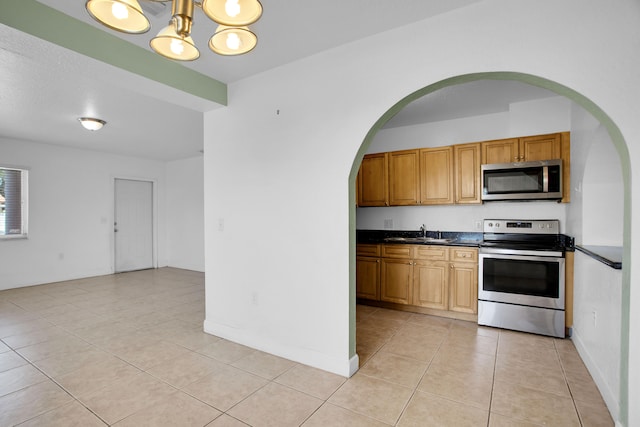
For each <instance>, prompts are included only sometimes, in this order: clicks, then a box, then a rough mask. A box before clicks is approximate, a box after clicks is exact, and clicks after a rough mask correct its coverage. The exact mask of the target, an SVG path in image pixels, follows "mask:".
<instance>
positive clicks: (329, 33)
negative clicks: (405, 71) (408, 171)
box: [0, 0, 553, 160]
mask: <svg viewBox="0 0 640 427" xmlns="http://www.w3.org/2000/svg"><path fill="white" fill-rule="evenodd" d="M39 1H40V2H41V3H43V4H46V5H48V6H50V7H53V8H56V9H58V10H60V11H62V12H64V13H66V14H68V15H70V16H73V17H75V18H77V19H80V20H82V21H84V22H87V23H90V24H91V25H95V26H96V27H97V28H100V29H102V30H104V31H106V32H109V33H112V34H114V35H118V36H119V37H122V38H123V39H126V40H127V41H130V42H132V43H136V44H138V45H140V46H143V47H145V48H147V46H148V41H149V39H150V38H151V37H153V36H154V35H155V33H156V32H157V31H159V29H160V28H162V27H163V26H164V25H166V21H168V19H169V15H170V12H165V13H164V14H161V15H160V16H158V17H156V18H153V17H152V25H153V27H152V29H151V31H150V32H148V33H147V34H145V35H136V36H131V35H124V34H121V33H118V32H114V31H111V30H108V29H106V28H103V27H101V26H100V25H99V24H97V23H95V21H93V19H91V18H90V17H89V16H88V14H87V13H86V11H85V9H84V1H81V0H39ZM477 1H479V0H448V1H440V0H402V1H401V2H399V1H389V0H349V1H344V0H323V1H317V0H315V1H312V0H295V1H290V0H287V1H284V0H262V4H263V6H264V14H263V17H262V18H261V19H260V21H258V22H257V23H256V24H254V25H253V26H252V29H253V30H254V31H255V32H256V33H257V34H258V37H259V42H258V46H257V47H256V49H255V50H254V51H252V52H250V53H249V54H247V55H243V56H240V57H221V56H218V55H216V54H214V53H212V52H210V51H209V50H208V48H207V47H206V46H207V40H208V37H209V36H210V35H211V33H213V31H215V24H214V23H213V22H212V21H209V20H208V18H207V17H206V16H205V15H204V14H203V13H202V11H200V10H196V16H195V19H194V39H195V41H196V43H197V44H198V46H199V47H200V50H201V57H200V59H198V60H197V61H195V62H193V63H189V64H188V66H189V67H191V68H193V69H195V70H197V71H199V72H201V73H202V74H205V75H207V76H210V77H212V78H215V79H217V80H220V81H222V82H225V83H231V82H235V81H237V80H240V79H242V78H246V77H249V76H251V75H255V74H258V73H260V72H263V71H265V70H268V69H271V68H274V67H277V66H279V65H282V64H285V63H288V62H292V61H295V60H297V59H300V58H303V57H305V56H309V55H313V54H315V53H318V52H320V51H323V50H327V49H330V48H332V47H335V46H338V45H340V44H343V43H347V42H350V41H353V40H356V39H359V38H363V37H367V36H370V35H373V34H375V33H378V32H382V31H386V30H389V29H392V28H394V27H399V26H403V25H407V24H410V23H413V22H416V21H418V20H422V19H426V18H428V17H430V16H434V15H436V14H439V13H445V12H447V11H449V10H452V9H455V8H458V7H464V6H467V5H469V4H472V3H475V2H477ZM399 4H401V6H399ZM169 8H170V7H169ZM165 15H166V16H165ZM328 22H331V23H332V24H331V27H330V28H327V23H328ZM0 64H2V66H1V67H0V117H1V118H2V119H1V120H0V136H3V137H8V138H18V139H27V140H33V141H38V142H43V143H48V144H58V145H64V146H69V147H77V148H83V149H92V150H97V151H103V152H110V153H116V154H122V155H132V156H139V157H145V158H151V159H158V160H173V159H180V158H187V157H193V156H196V155H198V154H199V152H200V150H201V149H202V144H203V129H202V127H203V126H202V112H203V111H207V110H210V109H212V108H218V107H219V106H217V105H215V104H214V103H212V102H208V101H204V100H202V99H199V98H197V97H195V96H192V95H188V94H185V93H182V92H180V91H178V90H176V89H173V88H169V87H167V86H165V85H162V84H160V83H155V82H152V81H150V80H148V79H144V78H142V77H139V76H137V75H134V74H132V73H129V72H126V71H123V70H120V69H118V68H115V67H113V66H111V65H107V64H105V63H102V62H99V61H97V60H94V59H91V58H87V57H85V56H82V55H80V54H78V53H76V52H73V51H70V50H68V49H65V48H62V47H60V46H57V45H54V44H52V43H50V42H47V41H44V40H41V39H39V38H36V37H33V36H31V35H28V34H25V33H22V32H20V31H17V30H15V29H13V28H10V27H7V26H5V25H2V24H0ZM552 95H553V94H551V93H550V92H547V91H545V90H542V89H537V88H534V87H532V86H528V85H524V84H521V83H515V82H505V81H481V82H475V83H467V84H465V85H459V86H454V87H451V88H447V89H443V90H440V91H438V92H435V93H433V94H430V95H429V96H427V97H424V98H422V99H420V100H417V101H415V102H414V103H412V104H411V105H410V106H409V107H407V108H406V109H405V110H403V111H402V112H400V113H399V114H398V115H396V117H394V118H393V119H392V120H391V121H390V122H389V123H388V126H389V127H393V126H406V125H410V124H416V123H421V122H426V121H436V120H446V119H450V118H458V117H465V116H474V115H479V114H488V113H492V112H497V111H506V108H508V104H509V103H510V102H514V101H518V100H528V99H536V98H544V97H548V96H552ZM84 115H89V116H97V117H99V118H102V119H104V120H106V121H107V122H108V123H107V125H106V126H105V127H104V128H103V129H102V130H101V131H99V132H88V131H85V130H84V129H82V128H81V127H80V126H79V124H78V122H77V118H78V117H80V116H84Z"/></svg>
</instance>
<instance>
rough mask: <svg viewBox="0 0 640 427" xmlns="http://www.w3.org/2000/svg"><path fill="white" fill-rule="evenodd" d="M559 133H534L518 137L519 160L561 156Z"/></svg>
mask: <svg viewBox="0 0 640 427" xmlns="http://www.w3.org/2000/svg"><path fill="white" fill-rule="evenodd" d="M560 144H561V134H559V133H552V134H549V135H536V136H527V137H525V138H520V161H521V162H530V161H533V160H552V159H560V158H562V149H561V145H560Z"/></svg>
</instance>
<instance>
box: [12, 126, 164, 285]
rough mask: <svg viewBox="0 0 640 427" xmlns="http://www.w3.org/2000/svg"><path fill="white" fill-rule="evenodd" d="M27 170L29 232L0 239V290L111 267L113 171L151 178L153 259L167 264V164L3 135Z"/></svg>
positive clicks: (110, 270)
mask: <svg viewBox="0 0 640 427" xmlns="http://www.w3.org/2000/svg"><path fill="white" fill-rule="evenodd" d="M0 153H1V156H0V159H1V161H2V163H3V164H5V165H14V166H20V167H25V168H28V169H29V237H28V239H20V240H0V260H1V265H2V267H1V268H0V289H10V288H15V287H21V286H28V285H34V284H41V283H49V282H56V281H61V280H69V279H75V278H81V277H89V276H97V275H103V274H110V273H113V217H114V193H113V186H114V178H130V179H144V180H153V181H154V185H155V194H154V197H156V203H155V205H156V212H157V216H156V228H157V230H160V232H158V233H157V246H156V247H157V248H158V253H157V263H158V265H159V266H164V265H167V255H166V251H165V250H164V248H165V247H166V238H165V233H164V230H165V228H166V215H165V213H164V210H165V197H164V187H165V167H164V163H162V162H157V161H151V160H143V159H138V158H132V157H122V156H115V155H108V154H104V153H97V152H92V151H85V150H76V149H69V148H62V147H56V146H53V145H46V144H38V143H33V142H28V141H17V140H9V139H0Z"/></svg>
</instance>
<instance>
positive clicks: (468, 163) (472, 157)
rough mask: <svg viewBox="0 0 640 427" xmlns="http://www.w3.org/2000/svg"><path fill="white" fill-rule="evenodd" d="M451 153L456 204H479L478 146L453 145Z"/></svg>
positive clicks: (476, 144) (477, 144) (475, 144)
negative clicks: (452, 154) (452, 153)
mask: <svg viewBox="0 0 640 427" xmlns="http://www.w3.org/2000/svg"><path fill="white" fill-rule="evenodd" d="M453 152H454V156H453V157H454V170H455V184H456V203H461V204H462V203H465V204H471V203H481V202H482V200H481V199H480V144H479V143H474V144H462V145H455V146H454V147H453Z"/></svg>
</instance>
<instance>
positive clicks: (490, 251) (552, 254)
mask: <svg viewBox="0 0 640 427" xmlns="http://www.w3.org/2000/svg"><path fill="white" fill-rule="evenodd" d="M482 255H488V256H494V255H495V258H516V257H520V256H533V257H537V258H540V259H545V258H564V252H563V251H529V250H520V249H519V250H513V249H500V248H482V247H481V248H480V256H482ZM497 255H500V257H498V256H497ZM503 255H504V256H503Z"/></svg>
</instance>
